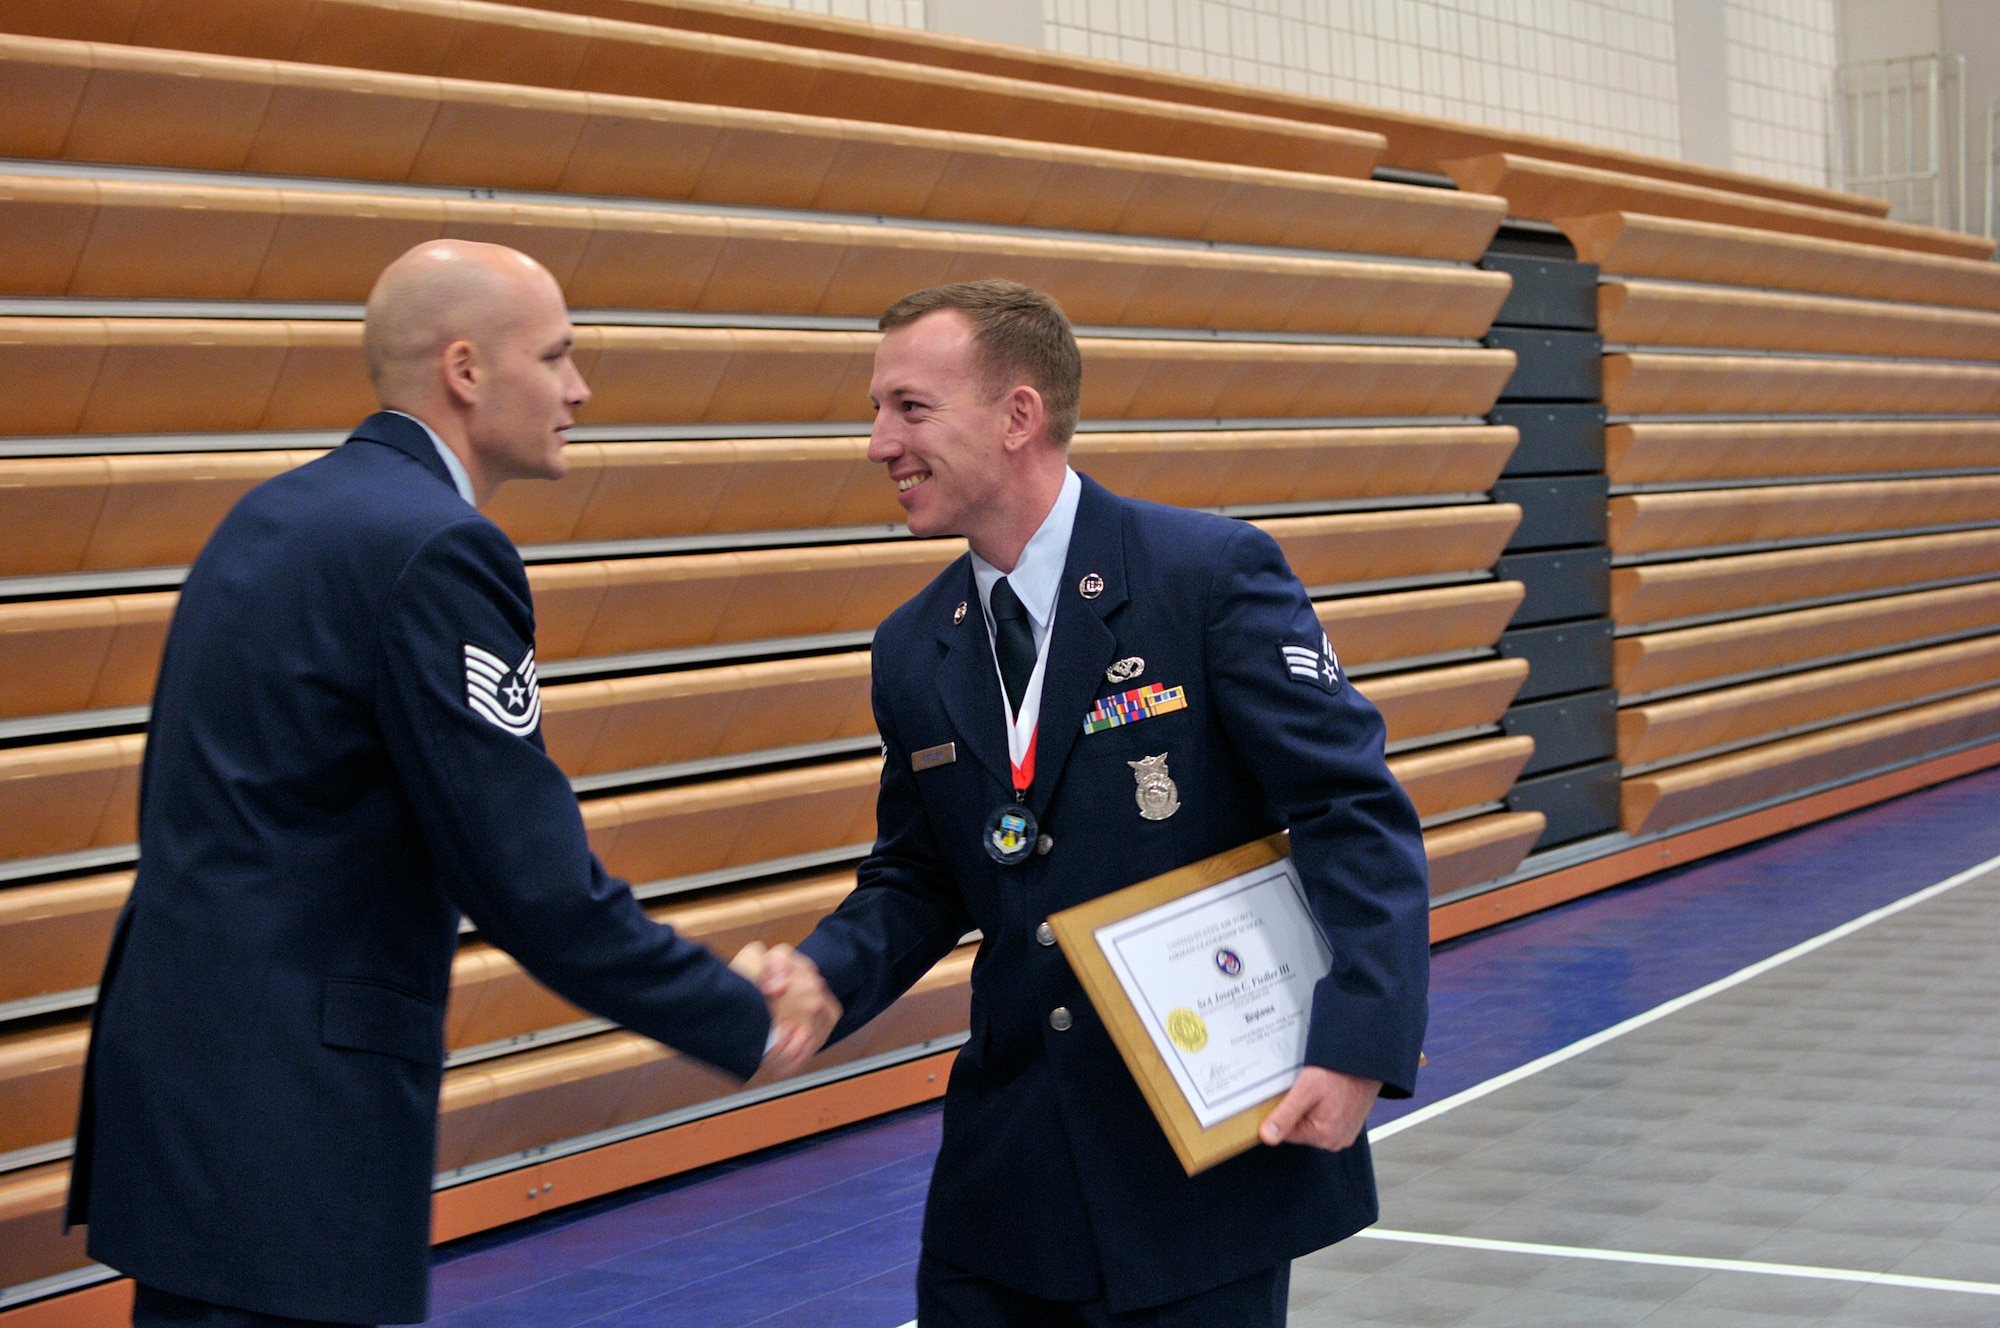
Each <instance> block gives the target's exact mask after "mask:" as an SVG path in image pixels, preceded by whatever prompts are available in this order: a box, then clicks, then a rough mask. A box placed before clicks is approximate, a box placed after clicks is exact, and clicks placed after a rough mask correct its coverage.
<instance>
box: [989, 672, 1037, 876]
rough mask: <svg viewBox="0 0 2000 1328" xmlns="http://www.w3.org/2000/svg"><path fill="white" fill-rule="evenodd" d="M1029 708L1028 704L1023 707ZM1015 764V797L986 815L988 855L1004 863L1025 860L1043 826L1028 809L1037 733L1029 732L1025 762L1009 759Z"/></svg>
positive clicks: (1009, 865) (1003, 864)
mask: <svg viewBox="0 0 2000 1328" xmlns="http://www.w3.org/2000/svg"><path fill="white" fill-rule="evenodd" d="M1022 708H1023V709H1026V708H1027V707H1026V706H1023V707H1022ZM1009 764H1011V765H1013V768H1014V800H1013V801H1012V802H1003V803H1001V804H1000V805H999V806H998V807H996V808H994V809H993V814H992V815H991V816H989V817H987V818H986V855H987V856H988V857H990V858H992V859H993V860H994V861H995V862H997V863H999V864H1000V865H1001V866H1003V867H1011V866H1013V865H1014V864H1015V863H1017V862H1025V861H1026V860H1027V857H1028V855H1029V854H1030V853H1033V852H1034V851H1035V837H1036V836H1037V835H1038V834H1040V833H1041V827H1040V826H1038V825H1036V824H1035V814H1034V813H1033V812H1031V811H1029V810H1028V789H1029V787H1030V786H1031V785H1032V784H1033V783H1034V782H1035V735H1034V734H1033V732H1030V733H1029V734H1028V755H1027V760H1026V762H1025V763H1020V762H1014V761H1012V760H1011V757H1010V760H1009Z"/></svg>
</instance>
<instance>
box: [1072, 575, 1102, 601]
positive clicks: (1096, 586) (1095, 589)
mask: <svg viewBox="0 0 2000 1328" xmlns="http://www.w3.org/2000/svg"><path fill="white" fill-rule="evenodd" d="M1076 593H1077V594H1079V595H1081V596H1083V597H1084V598H1085V599H1096V598H1097V597H1098V596H1099V595H1102V594H1103V593H1104V578H1103V577H1101V576H1099V575H1098V574H1097V573H1095V572H1091V573H1089V574H1088V575H1087V576H1085V577H1084V578H1083V580H1081V581H1079V582H1077V583H1076Z"/></svg>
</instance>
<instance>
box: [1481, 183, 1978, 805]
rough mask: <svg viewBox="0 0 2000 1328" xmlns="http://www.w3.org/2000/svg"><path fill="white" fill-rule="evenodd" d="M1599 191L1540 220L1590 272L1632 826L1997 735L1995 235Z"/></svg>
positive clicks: (1798, 788)
mask: <svg viewBox="0 0 2000 1328" xmlns="http://www.w3.org/2000/svg"><path fill="white" fill-rule="evenodd" d="M1600 197H1602V196H1601V195H1599V194H1597V193H1593V192H1591V191H1583V192H1582V193H1581V194H1580V195H1579V205H1581V204H1584V203H1588V202H1592V201H1596V200H1597V199H1598V198H1600ZM1613 201H1614V202H1616V204H1617V205H1618V206H1619V207H1621V208H1629V209H1638V210H1628V211H1618V212H1607V213H1603V214H1600V215H1594V216H1583V215H1580V213H1579V215H1573V216H1565V217H1563V218H1562V219H1561V222H1560V224H1561V226H1562V228H1563V230H1564V232H1565V233H1566V234H1567V235H1568V237H1569V238H1570V240H1571V241H1572V242H1573V243H1574V245H1575V247H1576V250H1577V253H1578V255H1579V257H1581V258H1584V259H1587V260H1590V261H1594V262H1596V263H1598V264H1599V265H1600V266H1601V268H1602V269H1603V271H1604V273H1605V277H1604V279H1603V284H1602V285H1601V286H1600V287H1599V312H1600V323H1601V327H1602V330H1603V333H1604V336H1605V339H1606V342H1607V353H1606V356H1605V364H1604V383H1605V401H1606V404H1607V406H1608V407H1609V408H1610V410H1611V411H1612V415H1613V420H1614V423H1613V425H1612V427H1611V428H1610V430H1609V432H1608V436H1607V439H1606V456H1607V473H1608V475H1609V478H1610V480H1611V483H1612V485H1613V486H1614V487H1613V490H1612V493H1613V496H1612V498H1611V500H1610V510H1609V513H1608V517H1609V530H1610V543H1611V547H1612V550H1613V553H1614V555H1615V557H1616V560H1617V562H1618V563H1619V564H1620V565H1618V566H1615V567H1614V569H1613V572H1612V601H1613V605H1612V615H1613V617H1614V619H1615V620H1616V622H1617V623H1618V630H1619V639H1618V641H1617V643H1616V649H1615V659H1616V678H1617V686H1618V689H1619V692H1620V695H1621V705H1622V709H1621V710H1620V712H1619V728H1618V754H1619V759H1620V760H1621V762H1623V764H1624V766H1625V770H1626V777H1625V781H1624V785H1623V801H1624V825H1625V828H1626V829H1627V830H1628V831H1630V832H1634V833H1646V832H1650V831H1660V830H1665V829H1670V828H1672V827H1675V826H1678V825H1686V824H1689V823H1691V822H1695V821H1699V820H1702V819H1704V818H1713V817H1716V816H1720V815H1726V814H1728V813H1729V812H1730V811H1731V810H1732V809H1736V808H1741V807H1746V806H1750V805H1753V804H1756V803H1759V802H1762V801H1766V800H1769V799H1773V798H1783V797H1787V796H1794V795H1796V794H1797V793H1799V792H1802V791H1805V790H1808V789H1811V788H1814V787H1817V786H1820V785H1823V784H1826V783H1828V782H1832V781H1838V780H1841V779H1846V778H1851V777H1854V776H1856V775H1859V774H1862V773H1864V772H1868V771H1870V770H1874V769H1878V768H1880V767H1882V766H1884V765H1888V764H1893V763H1895V762H1898V761H1909V760H1913V759H1919V758H1921V757H1922V756H1924V755H1926V754H1930V753H1935V752H1941V751H1945V750H1949V749H1951V748H1953V747H1957V746H1963V745H1967V744H1974V743H1978V742H1980V741H1982V740H1985V739H1987V738H1989V737H1991V736H1992V735H1993V733H1994V732H1996V731H2000V730H1996V728H1995V727H1994V720H1993V713H1994V711H1995V707H1996V706H2000V670H1996V665H2000V654H1996V653H1995V650H1996V646H1995V643H1996V642H2000V581H1996V579H1995V578H1996V576H2000V563H1996V554H2000V542H1996V541H2000V529H1996V527H2000V418H1996V417H2000V266H1996V265H1995V264H1994V263H1992V262H1990V261H1977V260H1979V259H1983V258H1985V257H1986V256H1987V255H1989V254H1990V252H1991V243H1990V242H1989V241H1983V240H1978V239H1977V238H1976V237H1941V236H1937V233H1931V234H1932V235H1933V236H1937V238H1936V239H1935V242H1927V243H1918V242H1917V241H1918V239H1921V237H1916V238H1913V237H1911V236H1909V235H1906V234H1901V233H1897V234H1890V233H1887V232H1881V233H1880V234H1878V235H1877V236H1876V237H1874V238H1873V240H1872V242H1871V243H1856V242H1854V241H1855V239H1856V238H1857V237H1855V236H1853V235H1851V234H1849V235H1839V230H1840V228H1838V227H1833V228H1829V227H1827V226H1823V225H1820V224H1819V223H1818V222H1817V221H1814V222H1813V223H1812V224H1807V223H1805V222H1803V221H1800V220H1799V219H1796V218H1794V219H1791V220H1790V221H1786V220H1785V219H1783V218H1780V217H1778V216H1777V215H1775V214H1772V215H1770V216H1769V217H1767V218H1765V219H1762V220H1756V221H1753V222H1752V223H1751V224H1750V225H1738V224H1725V223H1726V221H1727V220H1729V219H1728V218H1725V216H1724V214H1723V213H1721V212H1719V211H1714V210H1711V211H1709V212H1707V213H1703V212H1701V211H1700V210H1699V209H1696V208H1693V207H1692V206H1690V207H1688V208H1685V209H1683V210H1681V211H1679V212H1678V213H1676V214H1675V215H1670V216H1654V215H1646V214H1645V210H1646V204H1645V203H1643V202H1639V201H1634V200H1632V199H1629V198H1618V199H1615V200H1613ZM1512 206H1513V204H1512V202H1511V200H1510V207H1512ZM1538 206H1539V207H1541V210H1542V214H1543V215H1549V214H1551V213H1552V212H1554V213H1561V212H1563V210H1564V207H1563V204H1561V203H1560V202H1559V201H1549V200H1547V199H1545V200H1544V201H1543V202H1542V203H1541V204H1538ZM1759 206H1760V207H1762V206H1763V205H1761V204H1760V205H1759ZM1765 210H1766V211H1767V212H1768V211H1769V209H1768V208H1767V209H1765ZM1736 219H1737V220H1746V219H1748V218H1747V216H1744V215H1739V217H1738V218H1736ZM1878 225H1879V224H1878ZM1783 230H1790V231H1794V232H1803V234H1800V233H1790V234H1786V233H1777V232H1780V231H1783ZM1836 237H1837V238H1836ZM1947 238H1949V239H1950V243H1946V242H1945V241H1946V239H1947ZM1912 249H1918V250H1921V249H1928V250H1930V252H1910V250H1912ZM1657 416H1666V417H1670V418H1667V419H1656V418H1649V417H1657ZM1703 416H1723V417H1727V416H1736V417H1738V418H1735V419H1719V420H1713V421H1711V420H1704V419H1702V418H1701V417H1703ZM1936 416H1956V417H1958V418H1949V419H1938V418H1933V417H1936Z"/></svg>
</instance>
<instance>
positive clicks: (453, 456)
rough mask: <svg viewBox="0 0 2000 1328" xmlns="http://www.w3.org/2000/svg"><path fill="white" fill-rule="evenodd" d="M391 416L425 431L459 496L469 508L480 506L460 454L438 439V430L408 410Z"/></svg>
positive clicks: (396, 411)
mask: <svg viewBox="0 0 2000 1328" xmlns="http://www.w3.org/2000/svg"><path fill="white" fill-rule="evenodd" d="M389 414H391V415H401V416H402V417H403V418H404V419H406V420H409V421H410V422H411V423H413V424H415V425H416V426H417V427H418V428H420V429H422V430H423V431H424V436H425V437H427V438H429V439H430V440H431V446H432V447H435V448H436V449H437V450H438V459H439V460H441V461H443V462H444V468H445V469H446V470H448V471H450V472H451V484H452V487H453V488H455V489H457V490H458V496H459V497H461V498H463V499H465V505H466V506H467V507H477V506H479V501H478V499H476V498H475V497H474V496H473V493H472V476H470V475H468V474H466V473H465V463H464V462H463V461H460V460H459V459H458V453H456V452H454V451H452V450H451V449H450V448H449V447H446V446H445V445H444V439H442V438H440V437H438V435H437V430H436V429H433V428H431V426H430V425H428V424H425V423H424V422H423V421H422V420H420V419H418V418H417V417H416V416H414V415H412V414H410V413H409V412H408V411H406V410H392V411H390V412H389Z"/></svg>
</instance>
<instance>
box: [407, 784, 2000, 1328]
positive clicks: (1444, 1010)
mask: <svg viewBox="0 0 2000 1328" xmlns="http://www.w3.org/2000/svg"><path fill="white" fill-rule="evenodd" d="M1996 800H2000V770H1995V771H1987V772H1985V773H1982V774H1977V775H1970V776H1967V777H1966V778H1964V779H1960V780H1957V781H1954V782H1953V783H1950V784H1945V785H1941V786H1939V787H1937V788H1934V789H1928V790H1925V791H1923V792H1919V793H1914V794H1910V795H1909V796H1907V797H1904V798H1900V799H1897V800H1896V801H1894V802H1889V803H1884V804H1882V805H1881V806H1878V807H1873V808H1868V809H1866V810H1863V811H1859V812H1855V813H1852V814H1850V815H1848V816H1844V817H1841V818H1839V819H1837V820H1834V821H1829V822H1825V823H1823V824H1820V825H1816V826H1811V827H1808V828H1806V829H1804V830H1799V831H1794V832H1792V833H1791V834H1788V835H1784V836H1781V837H1779V838H1776V839H1771V840H1766V841H1764V842H1763V843H1760V844H1755V845H1752V846H1750V847H1748V848H1744V849H1739V850H1737V851H1735V852H1733V853H1729V854H1725V855H1723V856H1721V857H1717V858H1712V859H1709V860H1707V861H1704V862H1700V863H1696V864H1693V865H1691V866H1688V867H1683V868H1680V869H1677V870H1674V871H1669V872H1663V873H1661V874H1660V875H1658V876H1654V877H1650V878H1648V879H1646V880H1644V881H1639V882H1635V883H1634V884H1632V885H1629V886H1625V887H1622V888H1620V889H1617V890H1613V891H1609V892H1606V893H1604V894H1601V895H1596V896H1593V897H1591V898H1588V899H1583V900H1579V901H1577V902H1576V903H1573V904H1569V905H1566V906H1564V907H1562V908H1558V909H1554V910H1551V911H1549V912H1547V913H1542V914H1538V915H1536V916H1534V917H1530V918H1525V919H1523V920H1521V921H1519V922H1515V923H1511V924H1508V925H1506V926H1503V927H1498V928H1495V929H1493V930H1491V931H1487V932H1484V933H1481V934H1480V935H1477V936H1473V937H1468V938H1466V939H1464V940H1460V941H1456V942H1453V943H1450V944H1448V945H1444V946H1441V947H1439V949H1438V950H1437V951H1436V952H1435V954H1434V957H1433V963H1432V971H1431V1023H1430V1035H1429V1038H1428V1040H1427V1043H1426V1050H1427V1052H1428V1054H1429V1057H1430V1061H1431V1065H1430V1068H1429V1069H1428V1070H1427V1071H1426V1072H1425V1077H1424V1081H1423V1083H1422V1085H1421V1089H1420V1091H1419V1094H1418V1096H1417V1097H1416V1098H1415V1099H1413V1100H1411V1101H1408V1102H1395V1103H1384V1104H1383V1105H1382V1106H1380V1107H1379V1108H1378V1109H1377V1111H1376V1114H1375V1117H1374V1120H1373V1122H1372V1123H1373V1124H1378V1125H1379V1124H1381V1123H1382V1122H1384V1121H1387V1120H1391V1119H1394V1118H1395V1117H1396V1116H1398V1115H1401V1114H1403V1113H1404V1112H1406V1111H1409V1110H1412V1109H1414V1108H1416V1107H1420V1106H1422V1105H1424V1104H1425V1103H1427V1102H1431V1101H1435V1100H1437V1099H1439V1098H1443V1097H1447V1096H1449V1095H1451V1094H1453V1093H1456V1092H1458V1091H1460V1090H1462V1089H1465V1088H1469V1087H1471V1086H1472V1085H1474V1084H1477V1083H1480V1082H1482V1081H1484V1080H1486V1079H1488V1078H1491V1077H1492V1076H1494V1075H1497V1074H1501V1073H1503V1072H1505V1071H1507V1070H1510V1069H1513V1068H1514V1067H1516V1066H1518V1065H1522V1064H1525V1063H1526V1062H1528V1061H1531V1060H1534V1059H1535V1058H1537V1057H1539V1056H1542V1055H1545V1054H1547V1053H1548V1052H1551V1051H1555V1050H1557V1049H1558V1048H1561V1047H1564V1046H1567V1045H1568V1044H1570V1043H1572V1042H1575V1041H1576V1040H1578V1039H1579V1038H1583V1037H1587V1036H1589V1035H1590V1034H1592V1033H1595V1032H1597V1031H1599V1030H1601V1029H1604V1028H1608V1027H1610V1026H1611V1025H1613V1024H1616V1023H1619V1022H1621V1021H1622V1020H1624V1019H1627V1018H1629V1017H1630V1016H1632V1015H1635V1014H1638V1013H1640V1012H1642V1011H1644V1010H1647V1009H1650V1008H1652V1007H1653V1006H1656V1005H1658V1004H1660V1003H1661V1002H1663V1001H1667V1000H1671V999H1673V998H1674V997H1676V996H1680V995H1682V994H1684V993H1686V992H1689V991H1693V990H1695V989H1696V988H1698V987H1701V986H1704V985H1706V984H1707V983H1709V982H1712V981H1714V980H1715V979H1717V978H1720V977H1723V976H1726V975H1727V974H1730V973H1733V972H1735V971H1736V970H1738V969H1740V968H1743V967H1745V966H1747V965H1749V964H1752V963H1755V962H1757V961H1758V960H1760V959H1764V958H1766V957H1768V956H1770V955H1773V954H1776V953H1778V952H1779V951H1782V950H1785V949H1788V948H1789V947H1791V946H1793V945H1796V944H1797V943H1799V942H1800V941H1803V940H1806V939H1808V938H1810V937H1813V936H1816V935H1818V934H1820V933H1821V932H1824V931H1827V930H1829V929H1831V928H1833V927H1836V926H1838V925H1840V924H1841V923H1843V922H1846V921H1848V920H1849V919H1851V918H1855V917H1858V916H1860V915H1861V914H1863V913H1866V912H1869V911H1870V910H1872V909H1875V908H1879V907H1880V906H1882V905H1883V904H1887V903H1889V902H1891V901H1893V900H1896V899H1900V898H1902V897H1903V896H1905V895H1908V894H1911V893H1913V892H1915V891H1917V890H1920V889H1922V888H1923V887H1925V886H1927V885H1930V884H1932V883H1934V882H1936V881H1940V880H1943V879H1944V878H1945V877H1947V876H1950V875H1952V874H1954V873H1956V872H1959V871H1962V870H1963V869H1965V868H1967V867H1969V866H1972V865H1973V864H1975V863H1979V862H1983V861H1985V860H1986V859H1988V858H1991V857H1994V856H1996V855H2000V816H1995V815H1994V813H1993V808H1994V806H1995V803H1996ZM938 1119H939V1118H938V1109H937V1108H936V1107H935V1106H925V1107H918V1108H913V1109H911V1110H909V1111H905V1112H900V1113H897V1114H895V1115H893V1116H888V1117H884V1118H881V1119H878V1120H874V1121H870V1122H867V1123H864V1124H862V1125H857V1126H853V1127H850V1128H849V1129H846V1130H843V1131H839V1132H837V1133H834V1134H831V1135H823V1136H820V1137H819V1138H816V1139H812V1140H809V1141H806V1142H803V1143H799V1144H794V1145H790V1146H787V1147H784V1148H779V1149H773V1150H771V1151H769V1152H765V1153H761V1154H758V1155H756V1156H754V1157H750V1158H744V1159H741V1160H739V1161H736V1162H731V1163H725V1164H722V1165H720V1166H716V1167H711V1168H708V1169H706V1170H704V1171H700V1172H696V1173H692V1174H690V1175H687V1176H680V1177H676V1178H674V1179H672V1180H668V1181H663V1182H660V1183H658V1184H655V1185H650V1186H644V1187H641V1188H639V1189H635V1190H632V1191H628V1192H626V1193H624V1194H620V1195H615V1196H611V1197H609V1198H606V1199H603V1200H600V1201H598V1202H596V1203H594V1204H588V1205H582V1206H579V1207H577V1208H575V1209H571V1210H568V1211H565V1212H561V1213H556V1214H551V1215H550V1216H549V1217H546V1218H542V1219H539V1220H537V1221H534V1222H528V1223H522V1224H520V1225H517V1226H514V1227H510V1228H507V1229H505V1230H503V1231H498V1232H493V1233H490V1234H487V1235H484V1236H478V1237H473V1238H471V1239H468V1240H463V1241H459V1242H456V1243H455V1244H452V1245H449V1246H445V1247H443V1248H440V1249H439V1250H438V1252H437V1258H436V1266H435V1273H434V1276H433V1279H432V1287H433V1292H432V1315H433V1322H439V1323H445V1324H450V1325H452V1326H453V1328H488V1326H489V1325H491V1326H498V1325H510V1326H511V1325H522V1326H523V1328H527V1326H528V1325H534V1326H535V1328H565V1326H569V1325H583V1324H590V1325H592V1326H593V1328H599V1326H602V1328H613V1325H636V1324H648V1325H658V1324H680V1323H687V1324H700V1325H704V1328H737V1326H738V1325H748V1324H760V1325H790V1324H798V1325H808V1324H810V1325H814V1326H815V1328H897V1325H901V1324H905V1323H907V1322H908V1321H909V1320H910V1319H911V1318H912V1317H913V1316H914V1314H915V1295H914V1292H913V1290H912V1286H911V1282H912V1277H913V1273H914V1270H915V1264H916V1257H917V1240H918V1233H919V1230H920V1227H921V1225H922V1218H923V1200H924V1188H925V1184H926V1181H927V1179H928V1177H929V1174H930V1166H931V1158H932V1156H933V1154H934V1153H935V1151H936V1148H937V1138H938Z"/></svg>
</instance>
